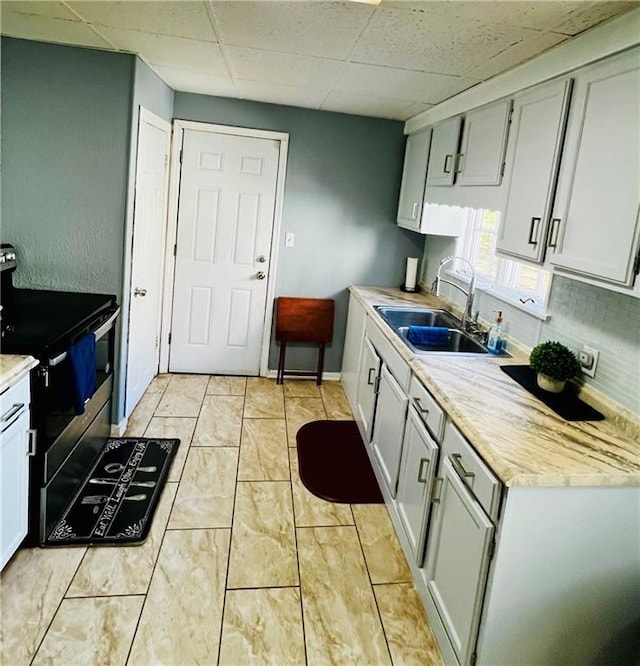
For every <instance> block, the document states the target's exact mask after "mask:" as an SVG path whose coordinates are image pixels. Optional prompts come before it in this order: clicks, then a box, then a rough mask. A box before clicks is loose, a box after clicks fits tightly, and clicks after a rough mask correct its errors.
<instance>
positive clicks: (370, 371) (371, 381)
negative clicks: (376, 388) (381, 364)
mask: <svg viewBox="0 0 640 666" xmlns="http://www.w3.org/2000/svg"><path fill="white" fill-rule="evenodd" d="M375 371H376V369H375V368H369V375H368V377H367V384H369V385H370V386H373V382H374V381H375V377H374V379H371V373H372V372H375Z"/></svg>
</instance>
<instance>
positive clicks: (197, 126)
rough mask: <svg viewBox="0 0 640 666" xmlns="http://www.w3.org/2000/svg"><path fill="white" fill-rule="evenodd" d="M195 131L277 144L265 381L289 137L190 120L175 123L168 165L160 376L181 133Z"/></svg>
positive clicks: (165, 351) (168, 316)
mask: <svg viewBox="0 0 640 666" xmlns="http://www.w3.org/2000/svg"><path fill="white" fill-rule="evenodd" d="M186 130H196V131H198V132H211V133H213V134H227V135H232V136H244V137H249V138H253V139H269V140H271V141H277V142H278V143H279V146H280V147H279V155H278V172H277V176H276V196H275V204H274V209H273V230H272V233H271V252H270V256H269V264H268V266H267V271H268V273H267V275H268V276H269V279H268V281H267V296H266V302H265V318H264V327H263V330H262V344H261V351H260V369H259V376H260V377H266V376H267V373H268V371H269V346H270V343H271V326H272V323H273V300H274V293H275V287H276V274H277V268H278V258H279V250H280V234H281V230H282V208H283V204H284V185H285V176H286V173H287V155H288V150H289V134H288V133H287V132H272V131H268V130H258V129H251V128H246V127H232V126H230V125H216V124H213V123H204V122H197V121H193V120H174V121H173V136H172V140H171V154H170V165H169V208H168V215H167V230H166V246H165V247H166V251H165V261H164V287H163V290H162V291H163V298H162V323H161V330H160V372H169V336H170V334H171V320H172V316H173V286H174V279H175V263H176V256H175V248H176V239H177V231H178V204H179V199H180V172H181V162H180V154H181V152H182V144H183V139H184V132H185V131H186Z"/></svg>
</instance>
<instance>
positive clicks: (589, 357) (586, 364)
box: [578, 345, 600, 377]
mask: <svg viewBox="0 0 640 666" xmlns="http://www.w3.org/2000/svg"><path fill="white" fill-rule="evenodd" d="M599 354H600V352H599V351H597V350H596V349H593V348H592V347H589V346H587V345H583V346H582V351H581V352H580V354H579V355H578V360H579V361H580V370H582V372H584V374H585V375H589V377H595V374H596V366H597V365H598V356H599Z"/></svg>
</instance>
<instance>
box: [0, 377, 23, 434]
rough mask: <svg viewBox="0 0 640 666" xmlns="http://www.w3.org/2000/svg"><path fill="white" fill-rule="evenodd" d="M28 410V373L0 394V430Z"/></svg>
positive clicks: (3, 429)
mask: <svg viewBox="0 0 640 666" xmlns="http://www.w3.org/2000/svg"><path fill="white" fill-rule="evenodd" d="M28 411H29V373H27V374H26V375H25V376H24V377H23V378H22V379H20V381H18V382H17V383H16V384H14V385H13V386H12V387H11V388H8V389H7V390H6V391H4V393H2V394H1V395H0V431H1V432H4V431H5V430H6V429H7V428H8V427H9V426H11V425H12V424H13V423H15V422H16V421H17V420H18V419H19V418H20V417H21V416H22V414H24V413H25V412H28Z"/></svg>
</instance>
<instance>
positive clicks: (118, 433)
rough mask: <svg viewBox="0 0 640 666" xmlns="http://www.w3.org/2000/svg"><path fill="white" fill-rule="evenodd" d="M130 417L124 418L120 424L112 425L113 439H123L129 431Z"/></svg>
mask: <svg viewBox="0 0 640 666" xmlns="http://www.w3.org/2000/svg"><path fill="white" fill-rule="evenodd" d="M128 422H129V419H128V417H126V416H125V417H124V418H123V419H122V421H120V423H112V424H111V437H122V435H124V433H125V431H126V430H127V424H128Z"/></svg>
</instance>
